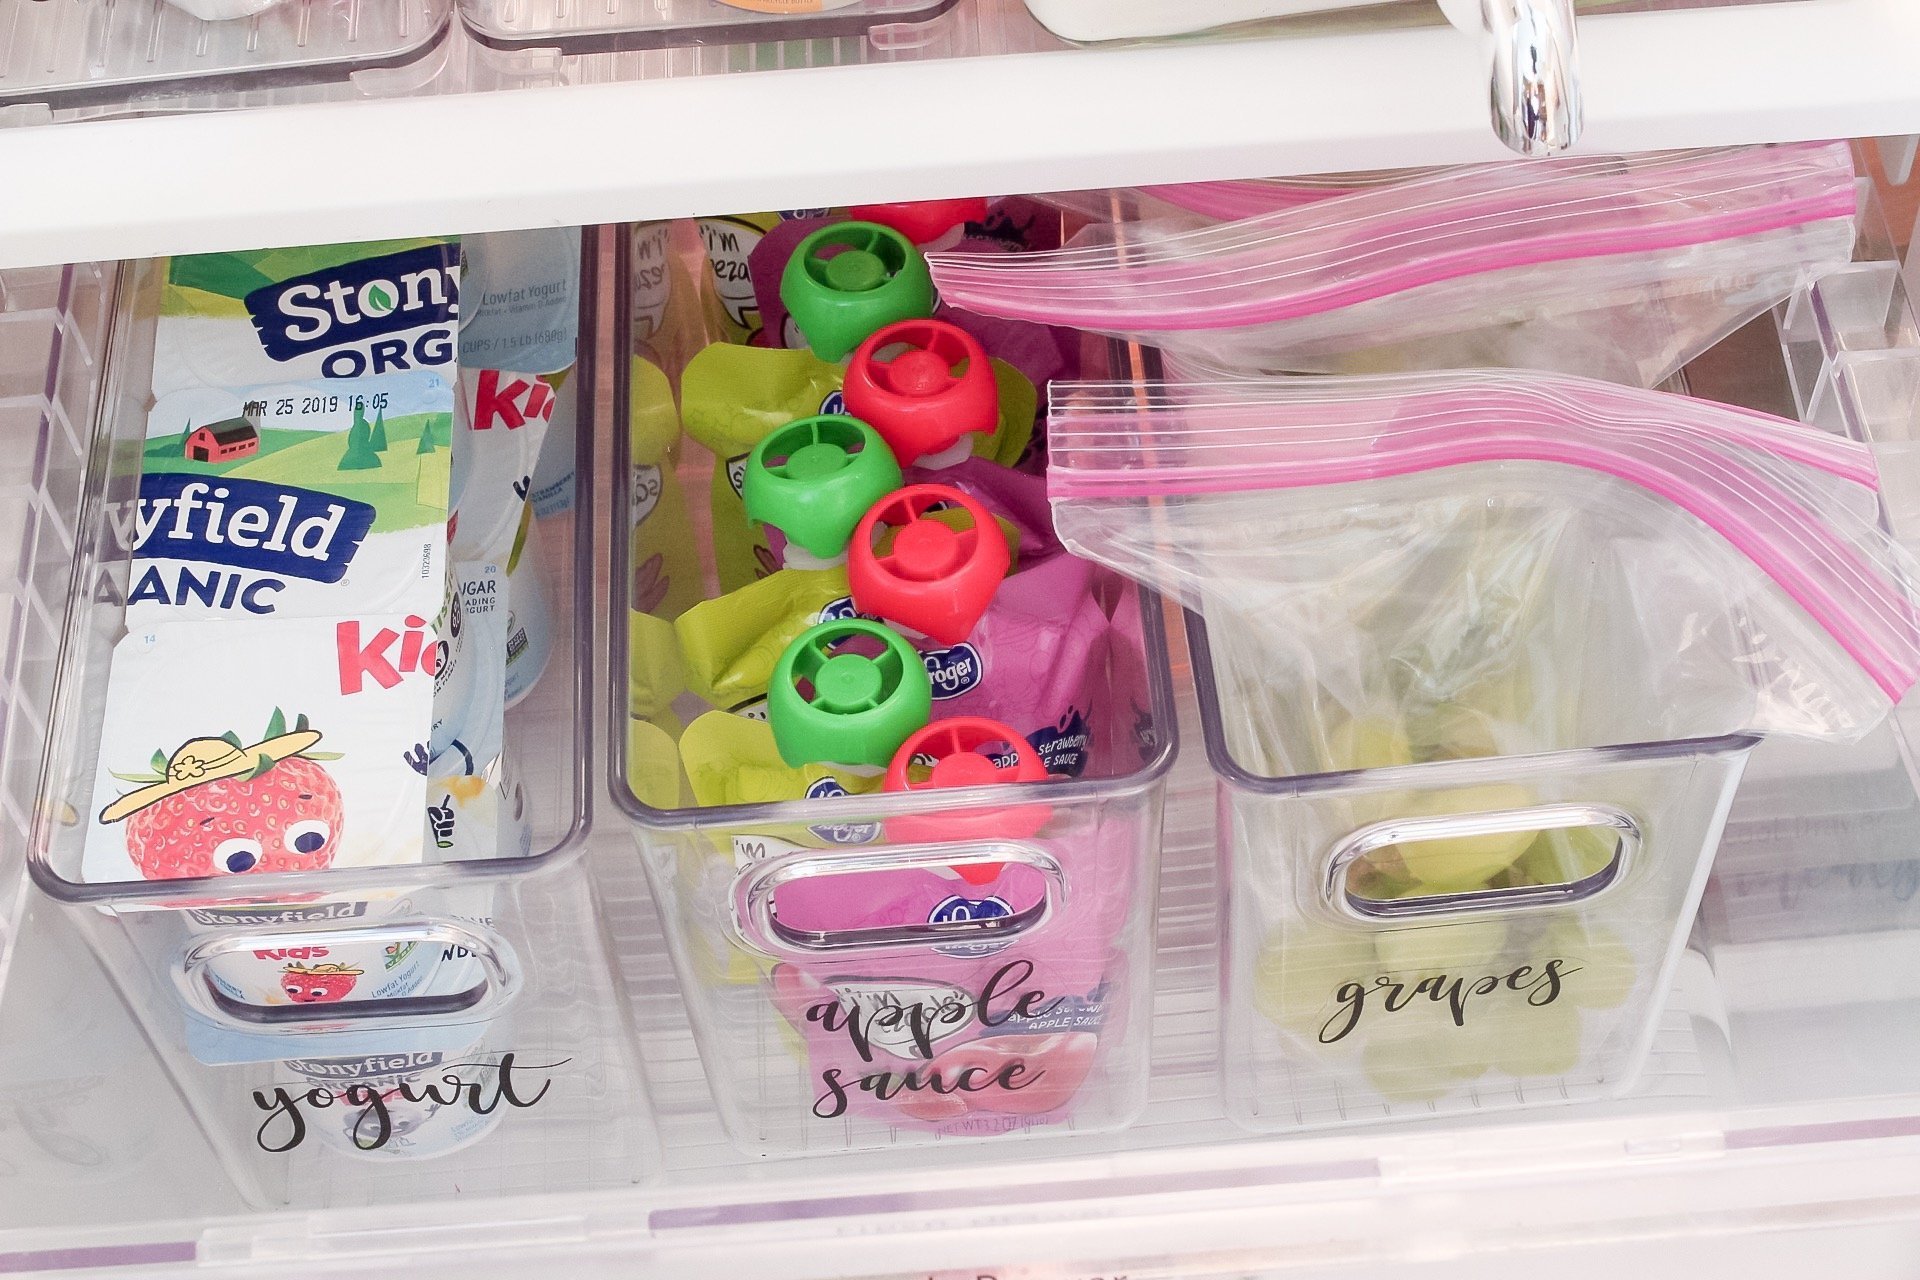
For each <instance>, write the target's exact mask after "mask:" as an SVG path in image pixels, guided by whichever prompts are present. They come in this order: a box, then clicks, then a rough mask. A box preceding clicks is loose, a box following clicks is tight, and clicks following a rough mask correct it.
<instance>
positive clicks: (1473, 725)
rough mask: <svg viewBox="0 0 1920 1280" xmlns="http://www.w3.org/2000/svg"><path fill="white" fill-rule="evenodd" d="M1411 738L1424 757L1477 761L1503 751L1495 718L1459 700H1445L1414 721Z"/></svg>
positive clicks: (1409, 730) (1416, 752) (1409, 729)
mask: <svg viewBox="0 0 1920 1280" xmlns="http://www.w3.org/2000/svg"><path fill="white" fill-rule="evenodd" d="M1407 737H1408V739H1409V741H1410V742H1411V743H1412V747H1413V752H1414V756H1415V758H1416V759H1420V760H1477V759H1482V758H1484V757H1486V756H1497V755H1499V754H1500V744H1499V742H1498V740H1497V739H1496V737H1495V734H1494V720H1493V717H1492V716H1490V715H1488V714H1487V713H1486V712H1484V711H1476V710H1475V709H1474V708H1472V707H1464V706H1461V705H1460V704H1459V703H1457V702H1448V703H1442V704H1441V705H1440V706H1437V707H1435V708H1434V709H1433V710H1432V711H1430V712H1428V713H1427V714H1425V715H1423V716H1421V717H1419V718H1418V719H1417V720H1414V721H1412V722H1410V723H1409V724H1408V726H1407Z"/></svg>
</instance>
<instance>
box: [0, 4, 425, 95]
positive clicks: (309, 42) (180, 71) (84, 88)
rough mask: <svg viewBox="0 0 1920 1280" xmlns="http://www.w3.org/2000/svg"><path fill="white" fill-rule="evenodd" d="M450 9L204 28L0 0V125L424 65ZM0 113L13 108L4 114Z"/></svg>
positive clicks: (285, 14) (128, 8)
mask: <svg viewBox="0 0 1920 1280" xmlns="http://www.w3.org/2000/svg"><path fill="white" fill-rule="evenodd" d="M452 19H453V3H452V0H280V3H278V4H275V5H274V6H273V7H272V8H269V9H266V10H264V11H262V12H260V13H257V14H254V15H253V16H251V17H245V18H230V19H226V20H223V21H213V22H209V21H204V20H202V19H200V18H196V17H194V16H193V15H192V14H190V13H188V12H186V11H185V10H184V9H178V8H175V7H174V6H173V5H172V4H169V3H167V0H0V33H4V34H0V124H4V123H12V122H15V121H16V120H17V121H18V122H21V123H37V122H38V121H39V120H40V119H43V118H44V117H45V115H46V113H49V112H70V111H74V110H95V109H106V110H109V111H140V110H160V109H178V107H179V105H180V104H181V101H182V100H183V99H184V98H185V97H186V96H187V95H210V94H232V93H243V92H249V91H254V90H262V89H289V88H294V87H298V86H308V85H322V84H344V83H346V82H347V81H349V80H358V81H361V82H363V84H364V85H365V86H366V87H368V88H372V83H371V82H372V80H373V79H375V78H378V77H379V76H383V75H394V76H401V79H402V81H403V82H404V83H402V84H400V85H397V86H396V87H401V88H405V87H417V85H416V84H414V83H413V81H412V80H410V79H408V78H407V77H405V76H404V75H402V73H401V69H403V68H408V67H413V66H416V65H419V64H423V63H426V62H427V61H428V60H429V59H430V58H431V56H432V55H433V54H434V52H435V51H436V50H437V49H439V48H440V47H441V45H442V44H443V43H444V42H445V40H446V38H447V35H448V33H449V32H450V31H451V29H452ZM9 109H15V110H14V111H13V112H12V114H11V115H10V114H9Z"/></svg>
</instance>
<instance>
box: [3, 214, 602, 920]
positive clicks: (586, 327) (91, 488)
mask: <svg viewBox="0 0 1920 1280" xmlns="http://www.w3.org/2000/svg"><path fill="white" fill-rule="evenodd" d="M599 252H600V228H598V227H596V226H584V227H582V228H581V233H580V255H581V272H580V313H581V324H580V339H579V344H578V348H577V356H576V362H575V366H574V376H573V379H571V380H572V381H574V382H575V385H576V386H577V387H579V388H581V389H583V390H584V391H585V394H584V395H582V396H580V397H579V398H578V400H577V405H578V407H577V409H576V422H575V425H576V431H575V436H574V441H575V443H574V509H573V521H574V548H573V575H572V577H573V582H572V583H571V587H572V592H573V637H572V647H571V649H570V651H569V656H570V657H571V658H572V659H573V671H572V680H573V685H574V691H573V704H574V711H573V739H574V741H573V748H574V751H573V756H574V765H573V769H572V773H573V782H574V801H573V804H572V806H571V807H572V812H571V813H570V814H569V815H568V823H567V827H566V830H565V831H563V832H562V833H561V834H560V838H559V839H558V840H557V841H555V842H554V843H553V844H552V845H550V846H549V847H547V848H546V849H543V850H540V851H538V852H535V853H530V854H528V855H527V856H526V857H524V858H478V859H471V860H461V861H451V862H417V863H408V864H404V865H401V866H386V867H333V868H328V869H327V870H324V871H317V872H314V871H281V872H272V873H266V874H261V875H248V876H202V877H198V878H195V879H183V880H110V881H101V882H98V883H96V882H92V881H81V880H69V879H67V878H66V877H65V876H63V875H61V874H60V873H59V872H58V871H56V870H55V869H54V868H53V867H52V866H51V865H50V864H49V862H48V860H47V857H46V854H47V849H48V845H49V839H48V833H49V831H50V830H51V828H52V827H53V826H54V825H55V824H54V823H53V821H52V818H51V816H50V815H49V814H48V813H47V812H46V810H47V806H46V805H45V804H44V803H40V804H36V806H35V807H36V814H35V816H34V819H33V822H32V825H31V829H30V831H29V835H28V841H27V871H28V874H29V875H30V876H31V877H32V879H33V882H34V884H35V885H36V886H37V887H38V888H39V889H40V891H41V892H43V893H45V894H46V895H47V896H48V897H50V898H53V899H55V900H56V901H59V902H65V903H78V904H82V905H103V906H104V905H113V904H115V903H124V904H125V905H127V906H128V907H129V908H132V909H136V910H141V909H145V910H188V909H193V908H201V907H205V908H210V909H214V910H222V909H228V910H230V909H234V908H245V907H259V908H262V909H269V910H270V909H273V908H276V907H297V906H302V905H311V904H308V903H297V902H287V901H280V902H274V901H271V899H272V898H274V897H275V896H276V895H282V896H283V897H284V896H291V895H295V894H310V895H315V897H314V899H313V902H315V903H317V902H323V901H327V900H335V901H337V900H340V899H343V898H344V899H351V898H354V897H358V896H366V895H373V894H384V893H391V892H396V891H404V890H407V889H418V888H448V887H450V886H451V884H452V883H454V882H459V883H463V884H479V883H485V882H488V881H494V880H511V879H514V878H517V877H520V876H527V875H534V874H538V873H541V872H546V871H552V870H557V869H558V868H561V867H564V866H566V865H567V864H568V863H570V862H572V861H573V860H574V859H575V858H577V857H579V856H580V854H581V853H582V852H583V851H584V849H585V841H586V836H587V832H588V830H589V828H590V827H591V826H592V821H593V785H592V778H593V767H592V759H593V745H594V734H593V668H592V662H593V628H594V595H595V592H594V584H595V578H594V574H593V562H594V553H595V547H594V544H595V541H596V536H595V529H596V524H595V521H594V511H593V499H594V451H593V448H592V441H593V439H594V432H595V429H596V428H595V424H596V421H597V416H598V415H596V414H595V412H594V406H593V395H592V390H593V387H594V385H595V378H596V374H597V369H596V363H597V362H596V361H595V359H594V355H593V352H594V350H595V348H594V342H593V339H594V330H595V327H596V319H595V318H596V317H597V316H598V315H599V306H598V298H599V288H598V285H599V278H598V275H597V274H596V267H597V261H596V260H597V258H598V256H599ZM125 270H126V268H125V267H124V266H123V267H122V268H121V270H120V272H118V273H116V281H115V285H114V297H115V306H116V308H117V307H118V300H119V294H120V291H121V290H122V289H123V288H125V287H126V276H125ZM118 323H119V312H118V310H117V309H116V311H115V318H114V321H113V322H112V326H113V328H112V329H110V331H109V333H108V337H107V342H106V350H107V352H108V357H109V360H110V359H111V355H112V352H113V349H114V333H113V329H117V328H118ZM108 394H109V392H108V390H107V389H106V388H104V387H103V388H102V390H101V393H100V396H101V399H100V401H99V404H98V406H97V411H96V413H95V421H94V424H93V427H92V430H91V432H90V433H89V439H88V463H87V477H86V480H85V482H84V488H83V491H82V504H83V505H82V511H81V513H80V524H79V526H78V527H80V528H83V529H84V528H88V527H91V526H90V525H88V524H87V523H86V521H87V519H88V518H89V515H90V509H91V506H92V505H93V504H94V503H96V502H98V501H99V500H100V496H101V495H102V494H103V493H104V486H103V485H101V484H100V483H99V481H100V480H101V479H102V477H99V476H97V475H95V468H97V467H102V466H104V465H105V461H104V460H105V457H106V454H107V452H108V451H107V450H106V449H103V448H99V447H98V446H99V445H101V444H102V443H103V442H104V437H105V435H106V433H108V432H110V431H111V430H112V422H111V416H112V415H111V414H110V413H109V412H107V410H106V404H107V396H108ZM91 567H92V566H91V565H90V564H89V563H88V561H87V558H86V557H83V556H78V555H76V556H75V557H74V564H73V569H72V580H71V582H70V584H69V588H68V593H69V595H68V598H69V599H81V598H84V597H83V596H82V594H81V592H80V587H81V580H82V578H83V576H84V575H85V574H86V573H87V572H88V570H89V569H90V568H91ZM79 625H80V623H79V622H78V621H77V618H76V617H75V616H72V614H71V611H69V616H68V617H66V618H65V619H63V623H62V627H61V649H62V651H63V652H64V651H65V649H66V646H67V645H68V644H69V643H70V641H71V640H72V638H73V633H74V632H75V630H76V629H77V628H78V627H79ZM556 674H557V673H556ZM66 679H67V677H66V674H65V673H64V671H63V672H61V673H60V674H59V675H58V676H56V681H55V686H54V690H53V700H52V706H53V708H54V711H55V713H56V714H57V713H58V711H59V709H60V708H61V706H62V705H63V703H64V701H65V698H66V696H67V691H66V690H64V689H63V687H62V686H63V685H64V684H65V683H66ZM55 746H56V740H55V737H54V735H53V733H52V728H51V723H50V724H49V731H48V735H47V746H46V753H45V755H44V756H43V757H42V759H41V762H40V770H39V790H40V792H41V794H43V795H44V794H45V793H46V791H47V784H48V783H49V782H50V780H51V779H52V777H53V774H54V771H55V766H56V764H57V762H56V761H55V760H54V759H53V754H54V750H55ZM188 899H191V900H192V901H191V905H189V904H188V902H187V901H186V900H188ZM263 899H267V900H265V901H263Z"/></svg>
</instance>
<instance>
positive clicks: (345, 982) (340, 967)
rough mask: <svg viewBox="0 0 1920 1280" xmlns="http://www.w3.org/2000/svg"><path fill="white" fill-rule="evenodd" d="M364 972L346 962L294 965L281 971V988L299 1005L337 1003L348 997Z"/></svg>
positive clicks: (288, 997)
mask: <svg viewBox="0 0 1920 1280" xmlns="http://www.w3.org/2000/svg"><path fill="white" fill-rule="evenodd" d="M364 972H365V970H363V969H355V968H352V967H350V966H348V965H344V964H316V965H300V964H290V965H288V966H287V967H286V969H285V970H284V971H283V972H282V973H281V977H280V989H281V990H282V991H284V992H286V993H287V999H289V1000H291V1001H293V1002H294V1003H295V1004H334V1003H336V1002H338V1001H341V1000H345V999H346V998H347V995H348V993H349V992H351V991H352V990H353V984H354V983H356V982H358V981H360V975H361V974H362V973H364Z"/></svg>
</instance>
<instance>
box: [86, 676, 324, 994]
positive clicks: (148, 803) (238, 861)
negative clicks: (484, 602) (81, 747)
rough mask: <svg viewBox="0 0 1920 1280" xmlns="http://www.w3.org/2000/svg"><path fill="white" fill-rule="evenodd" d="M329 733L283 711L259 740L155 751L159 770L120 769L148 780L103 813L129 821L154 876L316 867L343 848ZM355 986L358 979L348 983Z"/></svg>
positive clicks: (132, 853) (126, 777)
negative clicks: (326, 746)
mask: <svg viewBox="0 0 1920 1280" xmlns="http://www.w3.org/2000/svg"><path fill="white" fill-rule="evenodd" d="M319 741H320V734H319V733H318V732H316V731H314V730H313V729H311V728H309V727H308V726H307V718H306V717H305V716H301V717H299V719H298V720H297V721H296V723H295V725H294V728H293V730H292V731H291V732H289V731H288V729H287V723H286V717H285V715H284V714H283V713H282V712H281V711H280V710H279V709H277V708H276V709H275V710H274V713H273V718H272V719H271V720H270V721H269V722H268V724H267V732H266V734H265V736H264V737H263V738H262V739H261V740H260V741H259V742H256V743H254V744H253V745H251V746H247V745H244V744H243V743H242V742H241V740H240V736H239V735H238V734H235V733H227V734H223V735H222V736H220V737H218V738H194V739H192V740H190V741H188V742H185V743H183V744H181V746H180V747H179V748H178V749H177V750H175V751H174V752H173V754H172V755H170V756H169V755H163V754H162V753H161V752H158V751H156V752H154V754H153V760H152V765H153V772H151V773H144V774H129V773H115V774H114V775H113V776H114V777H116V778H119V779H120V780H121V781H123V782H137V783H140V784H142V785H141V786H139V787H138V788H137V789H136V790H133V791H130V792H128V793H127V794H125V795H123V796H121V797H120V798H119V799H117V800H115V801H113V802H112V803H110V804H108V805H107V806H106V807H105V808H104V809H102V810H101V811H100V821H101V822H103V823H114V822H121V821H124V822H125V823H126V824H127V825H126V841H127V854H128V856H129V857H131V858H132V859H133V862H134V865H135V866H137V867H138V868H139V869H140V874H141V875H142V876H143V877H145V878H146V879H148V880H178V879H185V878H190V877H196V876H213V875H241V874H244V873H246V872H250V871H312V870H317V869H319V868H322V867H326V866H330V865H331V864H332V862H333V858H334V854H335V852H336V851H337V850H338V849H339V847H340V833H341V827H342V819H343V814H342V806H341V801H340V788H339V786H338V785H336V784H335V782H334V781H333V779H332V778H331V777H329V776H328V775H327V771H326V769H325V768H323V767H322V764H321V762H322V761H326V760H333V759H338V757H337V756H335V755H332V754H330V753H325V752H318V751H315V750H313V748H314V746H315V745H316V744H318V743H319ZM348 985H349V986H351V982H349V984H348Z"/></svg>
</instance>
